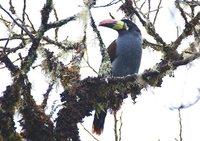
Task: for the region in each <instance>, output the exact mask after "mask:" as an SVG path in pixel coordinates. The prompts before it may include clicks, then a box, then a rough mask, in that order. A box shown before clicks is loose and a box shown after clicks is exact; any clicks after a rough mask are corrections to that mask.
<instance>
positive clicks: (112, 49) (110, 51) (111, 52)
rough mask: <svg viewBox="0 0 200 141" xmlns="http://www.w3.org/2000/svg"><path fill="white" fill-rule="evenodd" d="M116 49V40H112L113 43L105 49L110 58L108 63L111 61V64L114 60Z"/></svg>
mask: <svg viewBox="0 0 200 141" xmlns="http://www.w3.org/2000/svg"><path fill="white" fill-rule="evenodd" d="M116 47H117V44H116V40H114V41H113V42H112V43H111V44H110V45H109V47H108V48H107V50H108V54H109V56H110V61H111V62H113V60H114V59H115V58H116Z"/></svg>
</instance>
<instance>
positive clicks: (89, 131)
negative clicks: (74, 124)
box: [80, 123, 99, 141]
mask: <svg viewBox="0 0 200 141" xmlns="http://www.w3.org/2000/svg"><path fill="white" fill-rule="evenodd" d="M80 125H81V126H82V127H83V129H84V130H85V131H86V132H87V133H88V134H90V136H92V137H93V138H94V139H95V140H96V141H99V140H98V139H97V138H96V137H95V136H94V135H93V134H92V133H91V132H90V131H89V130H88V129H86V128H85V126H84V125H83V124H82V123H80Z"/></svg>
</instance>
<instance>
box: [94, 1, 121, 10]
mask: <svg viewBox="0 0 200 141" xmlns="http://www.w3.org/2000/svg"><path fill="white" fill-rule="evenodd" d="M120 1H121V0H112V1H111V2H109V3H108V4H105V5H99V6H94V7H93V8H102V7H108V6H112V5H114V4H117V3H119V2H120Z"/></svg>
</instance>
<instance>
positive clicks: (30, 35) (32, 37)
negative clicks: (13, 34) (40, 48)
mask: <svg viewBox="0 0 200 141" xmlns="http://www.w3.org/2000/svg"><path fill="white" fill-rule="evenodd" d="M0 9H2V10H3V11H4V12H5V13H6V14H7V15H8V16H9V17H10V18H11V19H12V20H13V22H14V23H15V24H16V25H17V26H19V27H20V28H21V29H22V30H23V31H24V32H25V33H26V34H27V35H28V36H29V37H30V38H31V40H34V39H35V37H34V36H33V35H32V33H31V32H30V31H28V29H27V28H26V27H24V26H23V25H21V24H19V23H18V22H17V21H16V20H15V19H14V18H13V16H12V15H11V14H10V13H9V12H8V11H7V10H6V9H4V8H3V7H2V5H1V4H0Z"/></svg>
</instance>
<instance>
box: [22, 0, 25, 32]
mask: <svg viewBox="0 0 200 141" xmlns="http://www.w3.org/2000/svg"><path fill="white" fill-rule="evenodd" d="M23 4H24V6H23V11H22V26H25V14H26V0H24V2H23ZM21 34H23V29H21Z"/></svg>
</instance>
